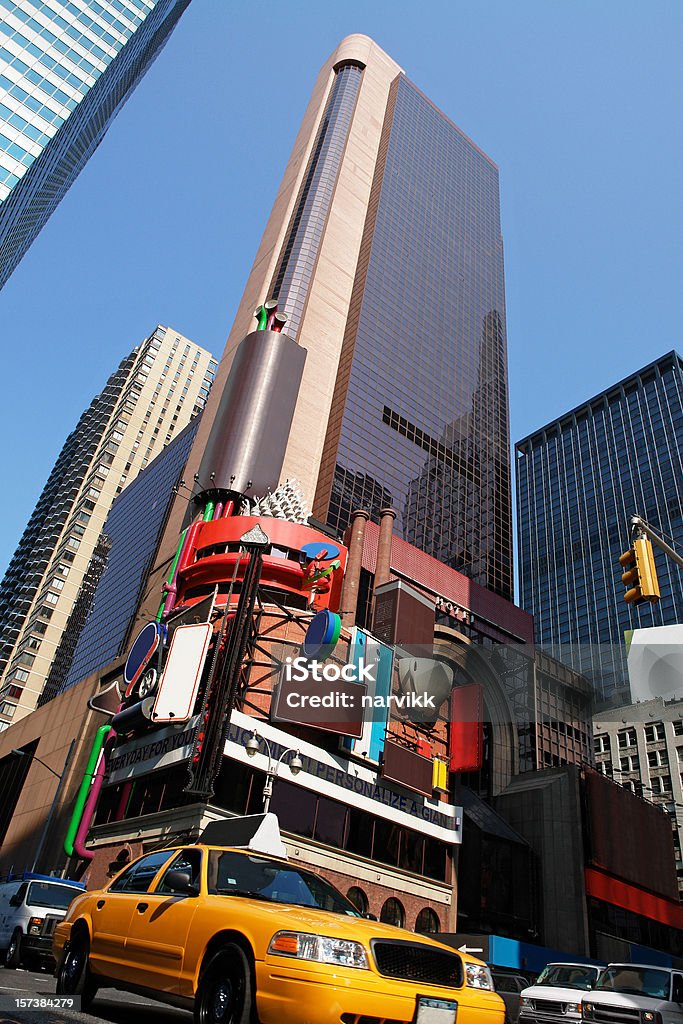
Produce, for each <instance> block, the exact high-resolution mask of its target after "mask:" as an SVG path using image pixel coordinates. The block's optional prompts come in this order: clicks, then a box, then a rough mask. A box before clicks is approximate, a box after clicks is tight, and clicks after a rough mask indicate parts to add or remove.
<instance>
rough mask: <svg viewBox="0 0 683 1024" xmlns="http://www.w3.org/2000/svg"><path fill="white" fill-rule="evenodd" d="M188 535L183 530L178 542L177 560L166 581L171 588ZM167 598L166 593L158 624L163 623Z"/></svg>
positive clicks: (172, 565) (175, 559) (161, 605)
mask: <svg viewBox="0 0 683 1024" xmlns="http://www.w3.org/2000/svg"><path fill="white" fill-rule="evenodd" d="M186 533H187V530H183V532H182V533H181V534H180V540H179V541H178V547H177V549H176V553H175V558H174V559H173V561H172V563H171V568H170V570H169V573H168V579H167V580H166V583H167V585H168V586H169V587H170V586H172V585H173V581H174V579H175V571H176V566H177V565H178V560H179V559H180V552H181V551H182V550H183V544H184V542H185V534H186ZM167 597H168V594H167V593H165V594H164V596H163V597H162V599H161V604H160V605H159V611H158V612H157V619H156V621H157V622H161V619H162V616H163V614H164V609H165V608H166V599H167Z"/></svg>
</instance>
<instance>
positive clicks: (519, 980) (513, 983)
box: [491, 967, 529, 1024]
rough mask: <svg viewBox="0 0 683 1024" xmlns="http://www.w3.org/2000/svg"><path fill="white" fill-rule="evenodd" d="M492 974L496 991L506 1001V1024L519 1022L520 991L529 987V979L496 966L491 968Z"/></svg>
mask: <svg viewBox="0 0 683 1024" xmlns="http://www.w3.org/2000/svg"><path fill="white" fill-rule="evenodd" d="M491 975H492V977H493V984H494V986H495V989H496V992H497V993H498V995H499V996H500V998H501V999H502V1000H503V1002H504V1003H505V1024H517V1021H518V1020H519V1001H520V993H521V992H523V991H524V989H525V988H528V987H529V981H528V979H527V978H523V977H522V975H521V974H507V973H506V972H505V971H500V970H496V969H495V967H494V968H492V969H491Z"/></svg>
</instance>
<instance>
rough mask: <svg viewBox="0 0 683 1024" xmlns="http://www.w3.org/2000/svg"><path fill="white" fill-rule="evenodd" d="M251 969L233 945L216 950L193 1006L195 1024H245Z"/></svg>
mask: <svg viewBox="0 0 683 1024" xmlns="http://www.w3.org/2000/svg"><path fill="white" fill-rule="evenodd" d="M251 1007H252V981H251V969H250V967H249V961H248V960H247V957H246V954H245V953H244V950H242V949H241V948H240V946H238V945H236V944H235V943H232V942H231V943H228V944H227V945H225V946H223V947H222V949H219V950H218V952H217V953H216V954H215V956H213V957H212V959H211V960H210V961H209V963H208V964H207V966H206V969H205V970H204V972H203V974H202V977H201V980H200V982H199V988H198V989H197V995H196V997H195V1004H194V1020H195V1024H249V1022H250V1021H251V1020H252V1016H251Z"/></svg>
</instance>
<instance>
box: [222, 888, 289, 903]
mask: <svg viewBox="0 0 683 1024" xmlns="http://www.w3.org/2000/svg"><path fill="white" fill-rule="evenodd" d="M216 892H217V893H218V895H219V896H246V897H248V898H249V899H250V900H267V901H268V903H277V902H278V900H274V899H273V898H272V897H271V896H264V894H263V893H262V892H256V891H255V890H254V889H216Z"/></svg>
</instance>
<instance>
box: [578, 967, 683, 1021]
mask: <svg viewBox="0 0 683 1024" xmlns="http://www.w3.org/2000/svg"><path fill="white" fill-rule="evenodd" d="M583 1019H584V1020H585V1021H590V1022H591V1024H683V971H680V970H672V969H671V968H669V967H654V966H653V965H652V964H609V966H608V967H606V968H605V970H604V971H603V972H602V974H601V975H600V977H599V978H598V980H597V982H596V984H595V986H594V988H593V991H592V992H591V993H590V995H589V996H586V997H585V998H584V1000H583Z"/></svg>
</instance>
